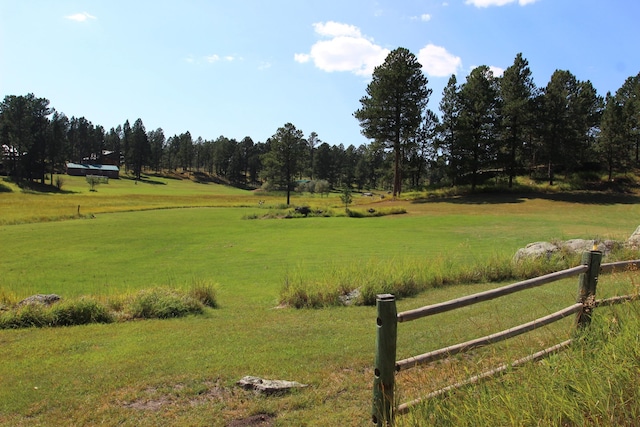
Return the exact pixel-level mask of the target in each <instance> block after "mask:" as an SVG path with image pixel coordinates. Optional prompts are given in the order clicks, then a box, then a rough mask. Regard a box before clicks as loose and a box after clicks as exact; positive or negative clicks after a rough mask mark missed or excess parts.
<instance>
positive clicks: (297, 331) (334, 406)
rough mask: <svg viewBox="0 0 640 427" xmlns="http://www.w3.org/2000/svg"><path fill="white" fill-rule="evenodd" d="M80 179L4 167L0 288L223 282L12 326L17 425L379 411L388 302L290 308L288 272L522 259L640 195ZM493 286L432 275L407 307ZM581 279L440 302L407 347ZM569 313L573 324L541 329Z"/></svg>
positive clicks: (224, 420) (214, 421)
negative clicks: (454, 316) (443, 283)
mask: <svg viewBox="0 0 640 427" xmlns="http://www.w3.org/2000/svg"><path fill="white" fill-rule="evenodd" d="M65 180H66V185H65V186H64V187H63V190H65V191H63V192H62V193H46V194H42V193H32V192H26V193H23V192H20V191H19V190H18V189H17V188H15V187H12V186H11V184H7V183H4V185H5V187H7V188H9V189H11V190H12V191H7V192H1V193H0V224H1V225H0V241H1V242H2V246H1V249H0V271H1V272H2V273H1V275H0V297H1V296H2V295H3V294H4V295H11V296H14V297H16V298H24V297H26V296H29V295H32V294H34V293H56V294H59V295H61V296H62V297H63V298H72V297H77V296H81V295H97V296H110V295H118V294H121V293H127V292H132V291H134V290H138V289H145V288H149V287H154V286H170V287H177V288H187V287H189V286H190V284H192V283H194V282H198V281H207V282H210V283H216V284H217V286H218V290H219V292H218V303H219V307H218V308H216V309H209V310H207V312H206V314H205V315H203V316H193V317H187V318H181V319H174V320H146V321H135V322H125V323H114V324H108V325H87V326H79V327H66V328H42V329H33V328H32V329H21V330H0V346H1V347H2V353H1V355H0V362H1V363H0V424H2V425H25V426H26V425H30V426H31V425H70V424H71V425H96V424H106V425H127V426H129V425H130V426H134V425H136V426H138V425H149V426H151V425H215V426H224V425H228V424H230V423H232V422H234V421H238V420H242V419H246V418H247V417H250V416H253V415H257V414H264V415H265V416H266V417H273V422H274V423H276V424H275V425H319V426H324V425H353V426H359V425H369V416H368V414H369V410H370V400H371V390H370V389H371V379H372V373H371V366H372V362H373V351H374V339H375V308H373V307H335V308H324V309H317V310H310V309H304V310H295V309H292V308H278V304H279V294H280V291H281V289H282V287H283V285H284V283H285V282H286V281H287V280H294V279H295V280H310V279H309V278H312V277H320V276H322V275H325V274H327V273H328V272H329V271H331V270H335V269H344V268H345V267H348V268H349V269H351V271H354V272H355V273H354V274H376V268H378V267H379V266H381V265H388V264H390V263H391V264H393V263H400V262H414V263H428V262H434V260H437V261H438V262H441V263H446V264H448V265H449V266H450V268H455V267H456V266H457V265H465V264H468V263H476V264H481V263H483V262H486V261H487V260H490V259H494V258H500V259H510V257H511V256H512V255H513V254H514V253H515V251H516V250H517V249H518V248H520V247H523V246H524V245H526V244H527V243H530V242H533V241H539V240H554V239H556V240H563V239H569V238H587V239H592V238H599V239H617V240H625V239H626V238H627V237H628V236H629V235H630V234H631V233H632V232H633V231H634V230H635V229H636V227H637V226H638V222H639V218H640V205H639V204H638V203H637V202H638V199H637V198H636V197H635V196H625V197H622V196H612V195H603V196H593V195H587V194H577V195H576V194H573V195H570V196H563V195H558V194H538V195H529V196H520V195H514V194H510V195H483V196H469V197H460V198H450V199H441V200H440V199H434V200H431V199H430V200H428V201H425V200H420V201H417V200H402V201H389V200H386V199H385V200H382V199H379V198H376V199H371V198H366V197H359V196H356V197H355V203H354V205H355V206H354V207H353V208H354V209H357V208H362V209H366V208H368V207H369V206H375V207H376V208H380V207H383V206H391V205H401V206H403V207H404V208H405V209H406V211H407V214H404V215H394V216H386V217H380V218H349V217H331V218H319V217H318V218H296V219H265V220H262V219H253V220H248V219H244V218H246V217H247V216H248V215H251V214H259V213H261V212H265V211H267V210H269V209H273V208H274V207H275V206H278V205H280V204H281V203H282V202H283V201H284V196H281V195H265V194H256V193H253V192H249V191H245V190H239V189H233V188H229V187H224V186H220V185H216V184H212V183H195V182H192V181H189V180H177V179H167V178H161V177H150V178H149V179H148V180H147V181H143V182H140V183H135V182H134V181H131V180H127V179H123V180H110V182H109V184H104V185H100V186H98V187H97V191H95V192H91V191H89V187H88V185H87V184H86V182H85V181H84V180H83V179H82V178H75V177H65ZM261 200H263V201H264V203H263V204H260V203H259V202H260V201H261ZM292 203H293V204H308V205H311V206H314V207H318V208H322V209H333V210H336V211H339V210H340V209H343V207H341V202H340V199H339V197H338V196H337V195H331V196H329V197H320V196H312V195H295V196H294V197H293V199H292ZM77 206H80V215H78V212H77V210H78V208H77ZM354 266H355V267H354ZM607 284H609V286H610V287H609V288H608V287H607ZM492 286H495V285H494V284H485V283H480V284H469V285H460V286H452V287H443V288H437V289H432V290H429V291H427V292H424V293H422V294H420V295H419V296H417V297H415V298H409V299H406V300H402V301H400V302H399V305H398V306H399V309H405V308H413V307H417V306H420V305H424V304H430V303H433V302H437V301H440V300H444V299H449V298H452V297H455V296H459V295H464V294H467V293H470V292H477V291H480V290H483V289H487V288H489V287H492ZM576 286H577V284H576V283H575V282H574V281H572V280H569V281H566V282H561V283H560V284H559V285H554V287H552V288H541V289H539V290H532V291H530V292H531V294H530V295H531V298H530V299H529V300H527V301H519V300H516V299H507V300H506V302H505V301H500V304H502V305H503V306H504V309H505V311H506V313H504V314H500V316H498V315H497V314H496V311H497V305H495V304H498V303H495V304H493V303H488V304H481V305H480V307H478V308H477V309H475V308H474V309H469V310H466V311H463V313H464V319H463V320H462V322H460V323H461V324H460V325H459V326H456V327H453V328H452V329H447V330H442V329H441V328H440V327H439V325H440V324H439V323H438V322H441V321H443V320H442V318H438V319H435V320H433V321H429V322H426V324H425V323H423V324H422V325H421V327H420V328H408V331H407V332H406V333H404V334H403V335H402V337H403V338H402V339H403V343H401V346H402V347H401V348H403V349H404V350H403V351H406V352H407V353H408V354H412V353H416V352H423V351H427V350H429V349H430V348H437V347H439V346H442V345H443V344H445V343H446V342H448V341H449V340H456V341H459V340H462V339H469V338H473V337H475V336H477V334H478V331H481V330H483V329H485V328H489V327H495V325H496V324H504V325H508V324H509V319H510V318H518V319H520V317H522V313H523V312H526V313H527V317H529V316H531V318H534V317H535V316H536V314H537V313H538V312H543V311H548V310H549V309H553V308H554V307H555V306H564V305H566V304H565V303H566V302H567V301H571V300H573V299H574V298H575V293H576V289H577V288H576ZM629 286H631V287H632V286H633V284H632V283H630V282H629V280H627V279H624V280H618V279H616V278H610V279H603V280H602V289H603V291H602V292H603V294H606V293H607V292H613V291H614V290H615V288H622V289H623V292H624V291H625V290H627V288H628V287H629ZM532 301H533V303H532ZM444 319H445V320H447V317H446V316H444ZM570 329H571V325H570V323H566V324H564V326H562V325H561V326H559V327H558V328H556V329H553V330H551V331H547V332H545V333H543V334H541V335H538V336H537V337H536V338H535V339H534V341H537V343H536V344H537V345H539V344H538V342H546V341H548V340H553V339H557V337H558V336H564V335H566V334H568V333H570ZM530 344H531V343H528V342H523V344H522V348H521V349H520V350H521V351H526V347H527V346H529V345H530ZM425 346H427V348H425ZM487 357H489V358H491V357H494V356H487ZM449 374H450V373H449V372H447V373H445V374H440V375H441V376H446V375H449ZM245 375H255V376H260V377H264V378H270V379H275V378H277V379H287V380H295V381H299V382H302V383H306V384H309V385H310V386H309V387H308V388H306V389H304V390H301V391H296V392H294V393H292V394H291V395H288V396H283V397H276V398H265V397H259V396H256V395H254V394H253V393H251V392H246V391H243V390H240V389H238V388H237V387H235V386H234V383H235V381H237V380H238V379H239V378H241V377H242V376H245ZM434 377H438V375H437V374H435V375H434ZM436 379H437V378H436ZM420 388H421V386H420V385H418V384H414V385H412V386H411V387H409V390H410V391H411V390H413V391H418V390H419V389H420ZM237 425H242V424H237Z"/></svg>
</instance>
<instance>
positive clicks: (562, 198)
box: [413, 191, 640, 205]
mask: <svg viewBox="0 0 640 427" xmlns="http://www.w3.org/2000/svg"><path fill="white" fill-rule="evenodd" d="M533 199H542V200H550V201H554V202H568V203H576V204H584V205H632V204H636V203H640V196H638V195H637V194H629V193H611V192H604V193H598V192H586V191H585V192H567V193H539V192H531V193H489V194H487V193H478V194H467V195H462V196H452V197H442V198H437V197H433V198H426V199H418V200H414V201H413V203H454V204H461V205H491V204H495V205H499V204H513V203H524V202H525V201H526V200H533Z"/></svg>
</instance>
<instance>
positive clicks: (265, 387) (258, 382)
mask: <svg viewBox="0 0 640 427" xmlns="http://www.w3.org/2000/svg"><path fill="white" fill-rule="evenodd" d="M236 384H237V385H239V386H240V387H242V388H244V389H245V390H254V391H255V392H257V393H260V394H265V395H274V394H285V393H287V392H289V391H290V390H291V389H293V388H304V387H308V385H307V384H301V383H299V382H296V381H285V380H265V379H262V378H259V377H252V376H246V377H242V378H241V379H240V380H239V381H238V382H237V383H236Z"/></svg>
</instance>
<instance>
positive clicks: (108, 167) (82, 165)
mask: <svg viewBox="0 0 640 427" xmlns="http://www.w3.org/2000/svg"><path fill="white" fill-rule="evenodd" d="M67 168H73V169H88V170H90V171H119V170H120V169H119V168H118V166H113V165H90V164H87V163H67Z"/></svg>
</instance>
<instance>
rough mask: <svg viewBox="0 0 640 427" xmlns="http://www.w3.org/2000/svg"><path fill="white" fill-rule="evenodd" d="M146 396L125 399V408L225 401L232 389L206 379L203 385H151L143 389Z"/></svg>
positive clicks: (155, 407) (137, 408)
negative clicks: (160, 387)
mask: <svg viewBox="0 0 640 427" xmlns="http://www.w3.org/2000/svg"><path fill="white" fill-rule="evenodd" d="M142 394H143V395H144V396H142V397H138V398H136V399H133V400H129V401H125V402H124V403H123V404H122V406H123V407H124V408H129V409H135V410H138V411H159V410H161V409H162V408H164V407H167V406H183V405H190V406H198V405H203V404H206V403H210V402H223V401H224V400H225V399H226V398H227V397H228V396H229V395H231V391H230V390H229V389H228V388H226V387H223V386H222V385H221V384H220V382H219V381H205V382H204V383H202V385H201V386H199V385H197V384H195V385H194V384H192V385H190V386H187V385H185V384H174V385H173V386H171V387H167V388H163V389H162V390H160V389H158V388H155V387H149V388H146V389H145V390H143V391H142Z"/></svg>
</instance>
